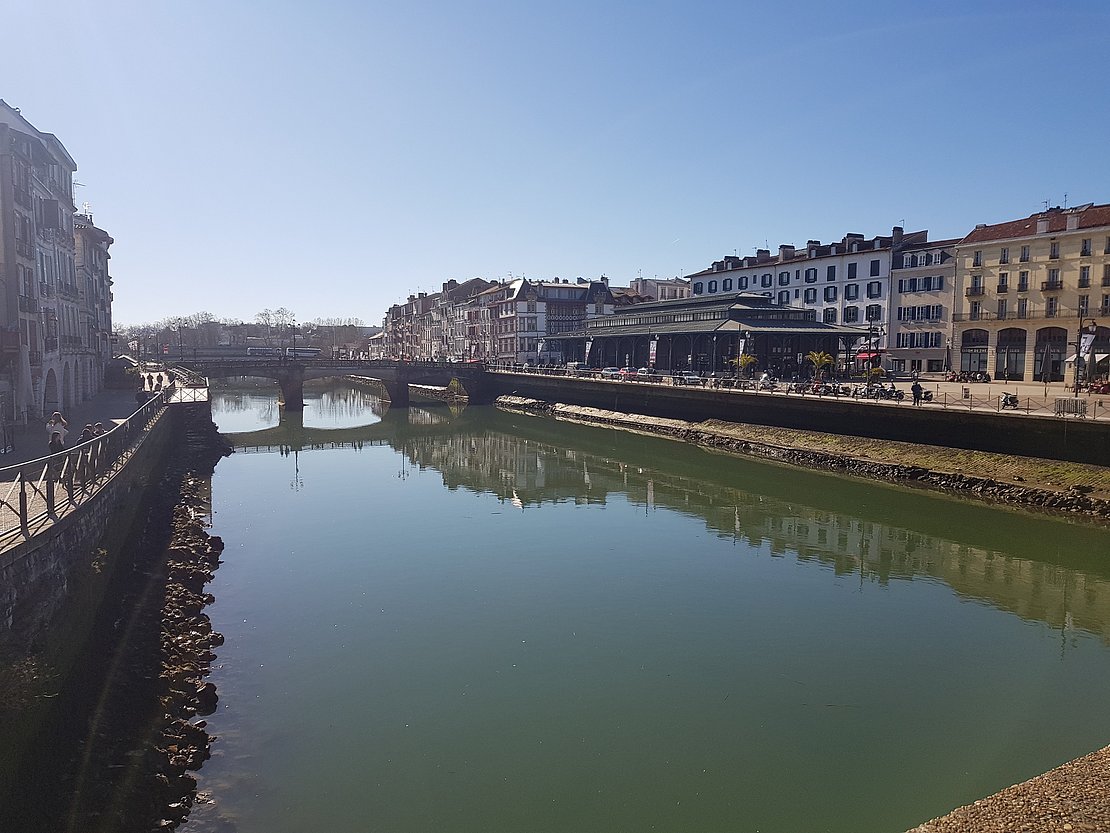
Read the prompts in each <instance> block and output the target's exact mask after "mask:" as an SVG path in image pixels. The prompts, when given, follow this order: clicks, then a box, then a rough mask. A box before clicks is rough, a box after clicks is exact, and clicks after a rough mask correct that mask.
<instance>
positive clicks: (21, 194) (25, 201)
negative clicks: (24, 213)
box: [15, 188, 31, 208]
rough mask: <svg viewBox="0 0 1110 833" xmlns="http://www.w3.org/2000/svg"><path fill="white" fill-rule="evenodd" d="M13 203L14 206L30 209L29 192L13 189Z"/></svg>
mask: <svg viewBox="0 0 1110 833" xmlns="http://www.w3.org/2000/svg"><path fill="white" fill-rule="evenodd" d="M15 202H16V205H22V206H23V207H24V208H30V207H31V192H30V191H25V190H23V189H22V188H16V189H15Z"/></svg>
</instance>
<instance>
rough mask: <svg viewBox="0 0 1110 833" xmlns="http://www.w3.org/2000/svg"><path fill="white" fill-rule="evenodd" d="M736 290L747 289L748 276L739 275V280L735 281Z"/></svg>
mask: <svg viewBox="0 0 1110 833" xmlns="http://www.w3.org/2000/svg"><path fill="white" fill-rule="evenodd" d="M736 288H737V289H747V288H748V276H747V275H741V276H740V277H739V278H737V279H736Z"/></svg>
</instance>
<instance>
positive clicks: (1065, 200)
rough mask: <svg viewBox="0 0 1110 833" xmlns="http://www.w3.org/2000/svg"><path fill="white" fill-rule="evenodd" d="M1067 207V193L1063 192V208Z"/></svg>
mask: <svg viewBox="0 0 1110 833" xmlns="http://www.w3.org/2000/svg"><path fill="white" fill-rule="evenodd" d="M1067 207H1068V192H1067V191H1065V192H1064V208H1067Z"/></svg>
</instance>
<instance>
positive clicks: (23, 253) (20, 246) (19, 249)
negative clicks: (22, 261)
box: [15, 238, 35, 260]
mask: <svg viewBox="0 0 1110 833" xmlns="http://www.w3.org/2000/svg"><path fill="white" fill-rule="evenodd" d="M15 251H16V254H18V255H19V256H20V257H25V258H27V259H28V260H34V259H35V247H34V246H32V245H31V241H30V240H20V239H19V238H16V241H15Z"/></svg>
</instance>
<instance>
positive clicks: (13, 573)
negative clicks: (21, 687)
mask: <svg viewBox="0 0 1110 833" xmlns="http://www.w3.org/2000/svg"><path fill="white" fill-rule="evenodd" d="M174 411H175V409H171V408H166V409H163V411H162V413H161V414H159V415H158V416H157V417H156V419H155V420H154V422H153V424H152V425H151V426H150V430H149V431H148V433H147V434H146V436H145V437H144V438H143V441H142V443H141V444H140V445H139V447H138V448H137V449H135V451H134V453H133V454H132V456H131V458H130V459H129V460H128V461H127V462H126V463H125V464H124V465H123V467H122V468H121V469H120V470H119V471H117V472H116V473H115V474H113V475H112V477H111V478H109V480H108V481H107V482H106V483H105V484H104V485H103V486H102V487H101V489H100V490H99V491H98V492H97V493H96V494H95V495H94V496H92V497H91V498H90V499H89V500H88V501H87V502H85V503H83V504H82V505H80V506H79V507H77V508H76V509H75V510H74V511H72V512H69V513H68V514H66V515H64V516H63V517H61V518H59V519H58V520H57V521H56V522H55V523H53V524H51V525H50V526H48V527H47V528H45V529H43V530H42V531H41V532H39V533H38V534H36V535H35V536H34V537H32V538H31V539H30V540H27V541H24V542H22V543H20V544H19V545H17V546H15V547H13V548H11V549H9V550H7V551H5V552H3V553H0V653H4V652H5V650H11V651H13V652H15V653H23V652H26V651H28V650H30V649H31V648H32V647H33V646H34V644H35V642H36V641H37V639H38V638H39V637H40V636H41V634H42V633H43V632H44V630H45V629H46V628H47V627H48V626H49V624H50V622H51V620H52V619H53V618H54V616H55V615H56V614H57V612H58V610H59V609H60V608H61V606H62V605H63V604H64V602H65V600H66V598H67V596H68V590H69V581H70V578H71V576H72V575H73V573H74V570H75V569H76V568H77V567H78V566H80V565H87V564H88V563H89V562H91V561H93V560H94V559H95V558H96V555H97V554H96V548H97V546H98V544H99V543H100V541H101V540H102V538H103V537H104V535H105V533H106V532H107V531H108V526H109V524H110V523H111V520H112V517H113V515H114V514H115V513H116V511H117V510H118V509H119V508H120V507H121V506H122V505H123V504H124V502H125V501H135V502H137V499H138V495H140V494H141V493H142V491H143V490H144V489H145V488H147V486H148V485H149V484H150V483H151V482H152V479H153V478H156V477H157V473H158V471H159V470H160V469H161V467H162V463H163V461H164V460H165V457H166V454H167V452H168V450H169V448H170V446H171V443H172V442H173V439H174V436H175V433H176V430H175V425H176V423H177V422H178V421H179V419H178V417H179V414H177V413H175V412H174Z"/></svg>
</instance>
